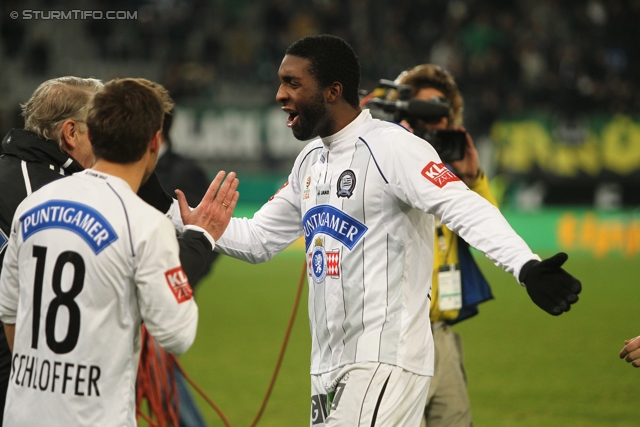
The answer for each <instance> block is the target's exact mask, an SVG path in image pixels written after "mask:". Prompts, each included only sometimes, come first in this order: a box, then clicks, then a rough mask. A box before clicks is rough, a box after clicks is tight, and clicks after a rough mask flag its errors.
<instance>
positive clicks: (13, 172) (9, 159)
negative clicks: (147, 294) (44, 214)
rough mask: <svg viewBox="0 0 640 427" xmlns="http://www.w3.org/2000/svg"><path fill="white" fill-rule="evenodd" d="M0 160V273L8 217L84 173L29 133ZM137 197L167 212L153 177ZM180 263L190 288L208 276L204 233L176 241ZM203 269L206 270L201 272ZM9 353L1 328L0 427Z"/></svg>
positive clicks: (9, 140)
mask: <svg viewBox="0 0 640 427" xmlns="http://www.w3.org/2000/svg"><path fill="white" fill-rule="evenodd" d="M1 152H2V155H1V156H0V231H1V233H0V269H1V268H2V260H3V259H4V253H5V249H6V240H7V239H8V237H9V235H10V232H11V223H12V221H13V215H14V214H15V211H16V209H17V207H18V205H19V204H20V203H21V202H22V200H24V198H25V197H27V196H28V195H29V194H31V193H32V192H33V191H36V190H38V189H39V188H40V187H42V186H44V185H46V184H48V183H50V182H52V181H55V180H56V179H59V178H62V177H64V176H68V175H71V174H73V173H75V172H79V171H82V170H83V167H82V165H80V163H78V162H77V161H76V160H74V159H73V158H72V157H71V156H69V155H68V154H67V153H65V152H63V151H62V150H61V149H60V148H59V147H58V144H57V143H56V142H54V141H50V140H43V139H41V138H39V137H38V136H36V135H35V134H34V133H32V132H29V131H25V130H20V129H12V130H11V131H10V132H9V133H8V134H7V136H6V137H5V138H4V140H3V141H2V145H1ZM138 194H139V195H140V197H142V199H143V200H145V201H146V202H147V203H149V204H151V205H152V206H154V207H156V208H157V209H159V210H160V211H162V212H167V211H168V210H169V207H170V206H171V203H172V199H171V197H170V196H169V195H168V194H167V193H166V192H165V191H164V190H163V189H162V187H161V186H160V183H159V182H158V179H157V177H156V176H155V174H154V175H152V177H151V178H149V180H148V181H147V182H146V183H145V185H144V186H143V187H141V188H140V191H139V192H138ZM178 241H179V243H180V262H181V263H182V267H183V269H184V271H185V273H186V274H187V277H188V278H189V282H190V283H191V284H192V285H195V284H196V283H197V282H198V281H199V280H200V279H201V278H202V277H203V276H204V275H206V274H207V273H208V271H209V269H208V267H210V266H211V262H212V260H213V258H214V257H215V252H213V251H212V250H211V249H212V248H211V244H210V243H209V241H208V240H207V238H206V237H204V235H203V233H199V232H197V231H192V230H188V231H185V232H184V233H182V234H181V235H180V236H179V237H178ZM205 267H207V268H205ZM10 365H11V353H10V351H9V346H8V344H7V340H6V337H5V334H4V328H2V327H0V424H1V423H2V418H3V415H4V402H5V398H6V393H7V385H8V380H9V375H10V371H11V366H10Z"/></svg>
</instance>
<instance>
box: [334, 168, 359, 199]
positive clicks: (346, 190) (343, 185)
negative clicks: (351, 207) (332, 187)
mask: <svg viewBox="0 0 640 427" xmlns="http://www.w3.org/2000/svg"><path fill="white" fill-rule="evenodd" d="M355 189H356V174H355V173H353V171H352V170H350V169H347V170H346V171H344V172H342V173H341V174H340V177H339V178H338V197H346V198H347V199H348V198H350V197H351V196H352V195H353V191H354V190H355Z"/></svg>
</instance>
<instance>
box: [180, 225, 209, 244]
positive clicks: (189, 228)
mask: <svg viewBox="0 0 640 427" xmlns="http://www.w3.org/2000/svg"><path fill="white" fill-rule="evenodd" d="M184 229H185V230H194V231H201V232H202V233H203V234H204V237H206V238H207V240H209V243H211V250H214V249H215V247H216V241H215V240H214V239H213V237H211V234H209V233H208V232H207V230H205V229H204V228H202V227H198V226H197V225H185V226H184Z"/></svg>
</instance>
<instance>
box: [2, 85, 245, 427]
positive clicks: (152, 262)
mask: <svg viewBox="0 0 640 427" xmlns="http://www.w3.org/2000/svg"><path fill="white" fill-rule="evenodd" d="M148 83H149V82H147V81H145V80H142V79H118V80H114V81H111V82H109V83H107V84H106V85H105V86H104V88H103V89H101V90H100V91H98V92H97V93H96V95H95V96H94V98H93V100H92V102H91V105H90V108H89V113H88V118H87V126H88V129H89V134H90V140H91V144H92V147H93V151H94V154H95V157H96V163H95V165H94V166H93V168H92V169H88V170H85V171H83V172H79V173H77V174H75V175H73V176H71V177H69V178H66V179H62V180H58V181H54V182H52V183H50V184H48V185H46V186H44V187H42V188H41V189H40V190H38V191H36V192H34V193H33V194H32V195H31V196H29V197H27V198H26V199H25V200H24V201H23V202H22V203H21V204H20V206H19V207H18V209H17V211H16V215H15V216H14V221H13V224H12V230H11V236H10V239H9V240H10V241H9V245H8V247H7V253H6V255H5V258H4V264H3V269H2V274H1V276H0V319H1V320H2V322H3V323H4V327H5V330H6V334H7V339H8V341H9V345H10V347H11V348H12V351H13V358H12V371H11V377H10V381H9V390H8V394H7V403H6V410H5V414H4V425H7V426H37V425H47V426H92V427H94V426H135V425H136V414H135V377H136V371H137V364H138V358H139V351H140V325H141V323H142V322H144V324H145V326H146V328H147V329H148V330H149V332H150V333H151V334H152V335H153V336H154V337H155V339H156V340H157V342H158V343H159V344H160V345H161V346H162V347H164V348H165V349H166V350H168V351H171V352H173V353H176V354H180V353H183V352H184V351H186V350H187V349H188V348H189V346H190V345H191V344H192V342H193V340H194V338H195V333H196V326H197V320H198V309H197V306H196V304H195V302H194V300H193V298H192V291H191V287H190V285H189V282H188V280H187V277H186V275H185V274H184V272H183V270H182V267H181V265H180V261H179V256H178V243H177V240H176V237H175V231H174V229H173V225H172V223H171V221H170V220H169V219H167V218H166V217H165V216H164V215H163V214H162V213H160V212H159V211H157V210H156V209H154V208H152V207H151V206H149V205H148V204H146V203H145V202H143V201H142V199H140V198H139V197H138V196H137V195H136V191H137V190H138V188H139V187H140V185H141V184H142V183H143V182H144V181H145V180H146V179H147V178H148V177H149V175H150V174H151V172H152V171H153V168H154V167H155V163H156V160H157V156H158V148H159V141H158V138H159V135H160V131H161V127H162V120H163V115H164V111H163V107H162V102H161V99H160V97H159V95H158V93H157V92H156V91H155V90H154V89H153V87H152V86H151V85H149V84H148ZM230 178H231V179H227V180H226V181H225V183H224V184H223V185H222V186H221V187H220V190H219V192H218V194H217V195H216V198H217V200H219V201H220V202H219V203H218V206H219V208H218V210H217V213H216V215H217V216H218V217H219V220H220V224H222V225H221V226H220V227H219V230H218V231H219V233H214V234H212V236H211V237H212V238H213V239H217V238H218V237H219V236H220V234H222V231H223V230H224V228H225V226H226V224H228V221H229V219H230V216H231V213H232V211H233V208H234V207H235V203H236V201H237V192H235V188H236V187H235V186H237V180H235V178H234V177H232V176H231V174H230ZM216 179H217V183H216V186H219V185H220V182H222V179H223V177H222V176H221V174H219V175H218V177H217V178H216ZM216 190H217V188H215V189H213V190H212V191H213V192H212V193H211V194H215V191H216ZM225 197H226V199H225ZM223 203H224V205H223Z"/></svg>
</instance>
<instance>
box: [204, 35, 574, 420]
mask: <svg viewBox="0 0 640 427" xmlns="http://www.w3.org/2000/svg"><path fill="white" fill-rule="evenodd" d="M278 75H279V78H280V88H279V89H278V92H277V95H276V100H277V101H278V102H280V103H281V104H282V109H283V110H284V111H285V112H286V113H288V114H289V118H288V119H287V126H289V127H290V128H291V130H292V131H293V134H294V136H295V137H296V138H298V139H300V140H308V139H311V138H314V137H317V136H319V137H320V138H317V139H314V140H312V141H311V142H309V143H308V144H307V145H306V147H305V148H304V149H303V150H302V152H301V153H300V155H299V156H298V158H297V159H296V161H295V163H294V165H293V169H292V171H291V174H290V175H289V179H288V182H287V184H285V186H284V187H283V188H282V189H281V190H280V191H279V192H278V193H277V194H276V195H275V196H274V197H273V198H272V199H271V200H270V201H269V202H267V203H266V204H265V205H264V206H263V207H262V208H261V209H260V210H259V211H258V212H257V213H256V214H255V216H254V217H253V219H250V220H248V219H236V218H233V219H232V220H231V222H230V224H229V227H228V228H227V230H226V231H225V233H224V234H223V236H222V237H221V238H220V239H219V240H218V241H217V245H216V250H218V251H221V252H223V253H226V254H228V255H231V256H234V257H237V258H240V259H244V260H247V261H250V262H262V261H267V260H269V259H270V258H271V257H273V256H274V255H275V254H277V253H278V252H280V251H282V250H283V249H284V248H286V247H287V246H289V245H290V244H291V243H292V242H294V241H295V240H296V239H298V238H299V237H300V236H304V238H305V243H306V250H307V257H308V276H309V317H310V325H311V334H312V355H311V387H312V391H311V395H312V397H311V401H312V410H311V421H310V423H311V425H312V426H314V427H315V426H327V427H338V426H340V427H355V426H367V427H369V426H407V427H416V426H418V425H419V424H420V417H421V415H422V411H423V409H424V402H425V400H426V397H427V391H428V387H429V381H430V376H431V375H432V374H433V351H434V350H433V343H432V336H431V328H430V326H429V299H430V283H431V270H432V260H433V250H434V248H433V242H434V237H433V230H434V225H433V221H434V215H436V216H438V217H439V218H441V221H442V223H443V224H445V225H446V226H447V227H449V228H450V229H451V230H453V231H454V232H455V233H457V234H458V235H460V236H462V237H463V238H464V239H465V240H466V241H467V242H469V243H470V244H471V245H473V246H474V247H476V248H477V249H479V250H481V251H483V252H484V253H485V254H486V255H487V256H488V257H489V258H491V259H492V260H493V261H494V262H495V263H496V264H498V265H500V266H502V267H503V268H504V269H505V270H506V271H508V272H510V273H511V274H513V275H514V276H515V277H516V278H517V279H519V281H520V282H522V283H523V284H524V285H526V288H527V291H528V293H529V295H530V296H531V297H532V299H533V300H534V302H536V304H538V305H539V306H541V307H542V308H543V309H545V310H547V311H549V312H551V313H552V314H556V315H557V314H560V313H562V312H563V311H567V310H569V307H570V304H572V303H574V302H575V301H577V299H578V297H577V293H578V292H579V291H580V282H578V281H577V280H576V279H575V278H573V277H572V276H571V275H569V274H568V273H567V272H566V271H564V270H563V269H562V268H560V265H561V264H562V262H561V261H562V259H559V260H558V259H557V258H555V257H554V258H552V259H550V260H545V261H542V262H541V261H540V258H539V257H538V256H537V255H535V254H533V253H532V252H531V250H530V249H529V248H528V246H527V245H526V244H525V242H524V241H523V240H522V239H521V238H520V237H519V236H518V235H517V234H516V233H515V232H514V231H513V229H512V228H511V227H510V226H509V224H508V223H507V221H506V220H505V219H504V217H503V216H502V215H501V214H500V212H499V211H498V209H496V208H495V207H494V206H493V205H491V204H490V203H489V202H487V201H486V200H484V199H483V198H482V197H480V196H479V195H477V194H476V193H474V192H472V191H470V190H469V189H468V187H467V186H466V185H465V184H464V183H463V182H462V181H460V179H458V178H457V177H456V176H455V175H454V174H453V173H451V172H450V171H449V170H448V169H447V168H446V167H445V165H444V164H443V163H442V161H441V160H440V158H439V157H438V155H437V153H436V151H435V150H434V149H433V148H432V147H430V146H429V144H425V143H424V140H422V139H420V138H418V137H416V136H415V135H413V134H411V133H410V132H408V131H406V130H405V129H404V128H402V127H401V126H399V125H397V124H394V123H389V122H381V121H379V120H375V119H372V118H371V115H370V114H369V112H368V110H364V111H361V109H360V107H359V99H358V86H359V82H360V66H359V63H358V59H357V57H356V55H355V53H354V52H353V50H352V49H351V47H350V46H349V45H348V44H347V43H346V42H345V41H344V40H342V39H340V38H338V37H334V36H328V35H322V36H313V37H306V38H303V39H301V40H298V41H297V42H295V43H293V44H292V45H291V46H290V47H289V48H288V49H287V52H286V55H285V57H284V59H283V61H282V64H281V65H280V69H279V71H278ZM562 257H563V256H562V255H561V256H560V258H562Z"/></svg>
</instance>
